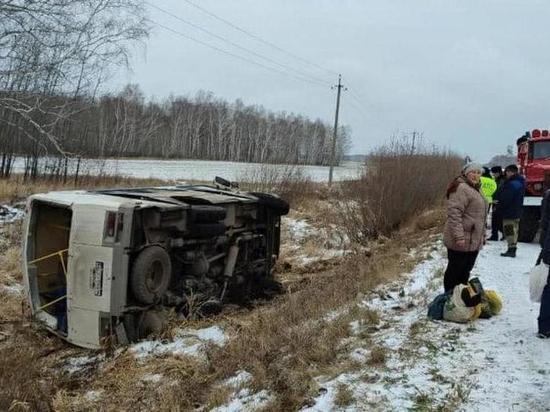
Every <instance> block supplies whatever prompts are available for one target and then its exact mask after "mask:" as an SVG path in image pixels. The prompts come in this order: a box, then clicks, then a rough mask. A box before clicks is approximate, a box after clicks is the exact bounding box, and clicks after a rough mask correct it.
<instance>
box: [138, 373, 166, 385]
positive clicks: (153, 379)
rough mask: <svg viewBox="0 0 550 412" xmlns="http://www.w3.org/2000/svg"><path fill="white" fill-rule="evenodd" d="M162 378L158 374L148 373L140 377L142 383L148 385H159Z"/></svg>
mask: <svg viewBox="0 0 550 412" xmlns="http://www.w3.org/2000/svg"><path fill="white" fill-rule="evenodd" d="M162 378H163V376H162V374H160V373H148V374H145V375H143V376H142V377H141V380H142V381H143V382H150V383H159V382H160V381H161V380H162Z"/></svg>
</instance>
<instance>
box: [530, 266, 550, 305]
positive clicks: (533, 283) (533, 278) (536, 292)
mask: <svg viewBox="0 0 550 412" xmlns="http://www.w3.org/2000/svg"><path fill="white" fill-rule="evenodd" d="M548 270H549V268H548V265H547V264H545V263H541V264H539V265H535V267H533V269H531V272H529V296H530V298H531V300H532V301H533V302H540V298H541V297H542V290H543V289H544V287H545V286H546V282H547V281H548Z"/></svg>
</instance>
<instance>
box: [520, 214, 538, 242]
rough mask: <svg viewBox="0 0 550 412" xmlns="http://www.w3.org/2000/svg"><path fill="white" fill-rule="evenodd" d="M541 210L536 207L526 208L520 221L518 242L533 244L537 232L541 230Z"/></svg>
mask: <svg viewBox="0 0 550 412" xmlns="http://www.w3.org/2000/svg"><path fill="white" fill-rule="evenodd" d="M539 220H540V208H538V207H535V206H525V207H524V208H523V215H522V216H521V219H520V221H519V234H518V240H519V241H520V242H525V243H531V242H532V241H533V240H534V239H535V236H536V235H537V231H538V230H539Z"/></svg>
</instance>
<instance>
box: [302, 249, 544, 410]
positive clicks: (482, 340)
mask: <svg viewBox="0 0 550 412" xmlns="http://www.w3.org/2000/svg"><path fill="white" fill-rule="evenodd" d="M437 248H438V251H431V252H430V253H429V257H428V259H427V260H425V261H424V262H423V263H421V264H420V265H418V266H417V268H416V269H415V270H414V271H413V272H412V273H411V274H410V276H409V280H408V281H407V282H406V284H405V285H403V286H402V287H399V285H389V286H388V287H387V288H386V290H387V292H386V291H379V294H380V297H375V298H372V297H366V299H365V300H364V302H363V304H364V305H365V306H367V307H369V308H371V309H375V310H377V311H378V312H379V313H380V317H381V319H382V323H381V325H379V327H378V330H377V331H374V332H373V333H372V334H371V335H370V336H371V339H370V340H369V341H367V340H365V339H360V338H359V337H358V338H357V339H356V341H355V344H354V345H353V348H352V350H351V352H350V357H351V358H353V359H355V360H357V361H359V362H360V363H361V364H362V365H364V366H363V367H361V368H360V370H359V371H353V372H349V373H343V374H341V375H339V376H337V377H322V376H321V377H319V378H318V383H319V385H320V387H321V390H320V394H319V396H318V397H317V398H316V400H315V404H314V405H313V406H311V407H309V408H308V409H306V410H308V411H329V410H350V411H351V410H354V411H363V410H373V411H378V410H380V411H401V410H439V409H443V408H447V409H444V410H464V411H544V410H550V387H549V384H550V340H541V339H539V338H537V337H536V336H535V334H536V317H537V314H538V304H533V303H531V302H530V301H529V291H528V275H527V272H528V271H529V269H530V268H531V266H532V265H533V263H534V262H535V260H536V257H537V255H538V252H539V247H538V245H535V244H530V245H526V244H520V246H519V251H518V257H517V258H516V259H510V258H503V257H500V256H499V253H500V252H502V251H503V250H504V249H505V243H504V242H497V243H491V244H489V245H487V246H486V247H485V248H484V249H483V251H482V252H481V253H480V256H479V258H478V261H477V263H476V267H475V268H474V273H473V274H474V275H477V276H479V278H480V279H481V281H482V282H483V284H484V286H485V288H486V289H494V290H496V291H497V292H498V293H499V294H500V295H501V297H502V299H503V301H504V308H503V311H502V313H501V314H500V315H499V316H496V317H493V318H492V319H489V320H481V319H480V320H477V321H475V322H473V323H471V324H467V325H461V324H453V323H448V322H432V321H429V320H427V319H426V305H427V303H428V302H429V300H431V299H432V298H433V297H434V296H435V295H436V294H437V293H439V291H440V289H441V288H442V282H441V281H442V272H443V268H444V266H445V258H444V252H443V251H442V247H441V244H438V245H437ZM417 253H418V251H417ZM354 323H355V324H352V325H350V326H351V328H352V330H353V331H354V333H356V334H358V335H359V334H360V332H361V328H362V326H361V322H354ZM374 348H378V350H379V348H383V351H384V353H385V354H386V355H385V356H386V359H385V362H384V364H383V365H378V366H376V365H374V366H372V365H371V366H367V364H368V363H369V357H370V355H371V353H372V352H373V350H374ZM342 388H346V390H347V391H349V393H350V394H351V396H352V399H353V401H352V402H350V403H348V404H347V405H341V404H340V405H339V406H337V405H336V404H335V402H337V394H338V392H339V391H341V390H342Z"/></svg>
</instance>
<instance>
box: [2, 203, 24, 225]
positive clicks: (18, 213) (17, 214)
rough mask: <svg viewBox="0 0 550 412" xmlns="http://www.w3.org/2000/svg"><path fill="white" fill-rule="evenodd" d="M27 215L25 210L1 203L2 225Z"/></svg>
mask: <svg viewBox="0 0 550 412" xmlns="http://www.w3.org/2000/svg"><path fill="white" fill-rule="evenodd" d="M24 216H25V211H24V210H21V209H18V208H15V207H11V206H8V205H0V225H2V224H5V223H13V222H15V221H17V220H19V219H22V218H23V217H24Z"/></svg>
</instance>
